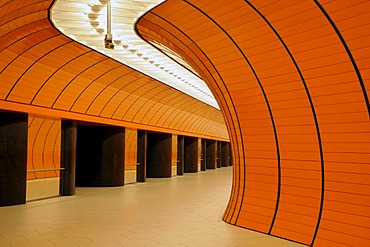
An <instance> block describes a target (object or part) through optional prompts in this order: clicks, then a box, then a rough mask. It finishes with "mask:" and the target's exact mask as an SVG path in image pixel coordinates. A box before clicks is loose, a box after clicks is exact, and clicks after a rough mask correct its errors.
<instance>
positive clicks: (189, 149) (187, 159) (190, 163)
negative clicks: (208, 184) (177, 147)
mask: <svg viewBox="0 0 370 247" xmlns="http://www.w3.org/2000/svg"><path fill="white" fill-rule="evenodd" d="M184 150H185V151H184V172H198V138H197V137H188V136H185V138H184Z"/></svg>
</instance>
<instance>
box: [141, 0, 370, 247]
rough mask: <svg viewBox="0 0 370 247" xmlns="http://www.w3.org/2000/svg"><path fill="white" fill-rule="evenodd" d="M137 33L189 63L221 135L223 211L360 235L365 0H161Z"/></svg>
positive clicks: (341, 241) (273, 225) (283, 226)
mask: <svg viewBox="0 0 370 247" xmlns="http://www.w3.org/2000/svg"><path fill="white" fill-rule="evenodd" d="M137 31H138V33H139V34H140V35H141V36H142V37H143V38H144V39H146V40H148V41H156V42H160V43H163V44H164V45H166V46H167V47H169V48H171V49H172V50H174V51H176V52H177V53H178V54H179V55H181V56H182V57H183V58H184V59H185V60H187V62H188V63H189V64H191V65H192V67H194V68H195V69H196V70H197V72H198V73H199V74H200V75H201V76H202V78H203V79H204V80H205V81H206V82H207V84H208V86H209V87H210V88H211V90H212V92H213V93H214V95H215V97H216V99H217V101H218V103H219V105H220V108H221V110H222V113H223V115H224V118H225V120H226V125H227V128H228V131H229V134H230V139H231V142H232V150H233V164H234V178H233V187H232V194H231V197H230V201H229V204H228V207H227V209H226V212H225V214H224V221H226V222H228V223H230V224H233V225H236V226H240V227H244V228H249V229H253V230H257V231H260V232H263V233H266V234H270V235H273V236H277V237H281V238H286V239H290V240H293V241H296V242H299V243H303V244H306V245H311V246H369V245H370V121H369V113H370V111H369V109H370V108H369V107H370V106H369V100H368V93H369V90H370V85H369V80H370V67H369V64H370V45H369V44H370V2H369V1H361V0H357V1H344V0H343V1H254V0H253V1H242V0H235V1H221V0H219V1H213V0H202V1H196V0H185V1H179V0H169V1H166V2H164V3H163V4H161V5H160V6H158V7H156V8H155V9H153V10H151V11H150V12H149V13H147V14H146V15H144V16H143V17H142V18H141V19H140V20H139V21H138V23H137Z"/></svg>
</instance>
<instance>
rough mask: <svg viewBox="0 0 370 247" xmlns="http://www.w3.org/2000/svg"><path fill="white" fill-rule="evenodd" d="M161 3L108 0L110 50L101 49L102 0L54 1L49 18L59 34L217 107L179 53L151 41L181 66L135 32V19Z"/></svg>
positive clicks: (103, 27) (104, 22) (104, 29)
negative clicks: (110, 15)
mask: <svg viewBox="0 0 370 247" xmlns="http://www.w3.org/2000/svg"><path fill="white" fill-rule="evenodd" d="M161 2H163V0H111V5H112V34H113V44H114V50H110V49H105V48H104V37H105V34H106V32H107V4H106V0H57V1H55V3H54V5H53V7H52V10H51V19H52V22H53V23H54V25H55V26H56V27H57V28H58V29H59V30H60V31H61V32H62V33H64V34H65V35H67V36H68V37H70V38H72V39H74V40H75V41H77V42H79V43H81V44H84V45H86V46H88V47H90V48H91V49H94V50H96V51H98V52H100V53H102V54H105V55H107V56H109V57H111V58H113V59H115V60H117V61H119V62H121V63H123V64H125V65H127V66H129V67H132V68H134V69H136V70H138V71H140V72H142V73H144V74H146V75H148V76H150V77H153V78H155V79H156V80H158V81H160V82H162V83H164V84H167V85H169V86H171V87H173V88H176V89H178V90H180V91H182V92H184V93H186V94H188V95H190V96H192V97H194V98H196V99H198V100H200V101H202V102H204V103H207V104H209V105H211V106H213V107H215V108H217V109H219V107H218V104H217V102H216V100H215V98H214V96H213V95H212V93H211V91H210V90H209V88H208V87H207V85H206V84H205V83H204V81H203V80H201V79H200V78H199V77H198V76H197V73H196V71H195V70H194V69H193V68H192V67H191V66H190V65H189V64H188V63H187V62H186V61H185V60H184V59H183V58H182V57H181V56H180V55H179V54H177V53H176V52H174V51H172V50H170V49H169V48H168V47H166V46H164V45H162V44H159V43H156V42H155V43H154V42H153V45H155V46H156V47H158V48H160V49H161V50H162V51H163V52H165V53H166V54H167V55H168V56H170V57H171V58H173V59H175V60H176V61H177V62H178V63H179V64H181V65H182V66H181V65H179V64H178V63H176V62H174V61H173V60H172V59H170V58H169V57H167V56H166V55H164V54H162V53H161V52H159V51H158V50H156V49H155V48H153V47H152V46H151V45H149V44H147V43H146V42H145V41H143V40H141V38H139V37H138V36H137V35H136V33H135V30H134V28H135V22H136V21H137V19H138V18H140V16H141V15H143V14H144V13H145V12H147V11H149V10H150V9H152V8H153V7H155V6H157V5H158V4H160V3H161ZM183 66H184V67H185V68H187V69H185V68H184V67H183ZM190 71H191V72H190Z"/></svg>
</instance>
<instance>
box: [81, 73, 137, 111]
mask: <svg viewBox="0 0 370 247" xmlns="http://www.w3.org/2000/svg"><path fill="white" fill-rule="evenodd" d="M126 75H127V74H124V75H122V76H120V77H118V78H116V79H115V80H114V81H118V80H121V79H122V78H123V77H125V76H126ZM142 78H143V77H139V78H135V79H133V80H132V81H129V82H127V84H125V85H123V86H122V87H120V88H119V89H118V90H117V91H116V92H115V93H114V94H113V95H112V97H110V99H109V100H107V102H106V103H105V105H104V106H103V107H102V109H101V110H100V112H99V114H98V116H101V114H102V113H103V111H104V110H105V108H106V107H107V106H108V104H109V103H110V102H111V101H112V99H113V98H114V97H115V96H116V95H117V94H118V93H120V92H121V91H122V90H123V89H124V88H125V87H127V86H129V85H131V84H132V83H134V82H135V81H138V80H140V79H142ZM126 97H127V96H126ZM117 107H118V106H117ZM116 111H117V108H116V109H115V111H114V112H113V114H112V115H111V118H112V116H113V115H114V113H115V112H116ZM85 114H87V111H86V112H85Z"/></svg>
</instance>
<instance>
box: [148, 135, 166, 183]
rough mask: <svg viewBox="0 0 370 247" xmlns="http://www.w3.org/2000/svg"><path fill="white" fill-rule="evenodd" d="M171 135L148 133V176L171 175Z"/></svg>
mask: <svg viewBox="0 0 370 247" xmlns="http://www.w3.org/2000/svg"><path fill="white" fill-rule="evenodd" d="M171 159H172V135H171V134H162V133H148V147H147V168H146V176H147V177H148V178H164V177H171V175H172V170H171V169H172V167H171Z"/></svg>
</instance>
